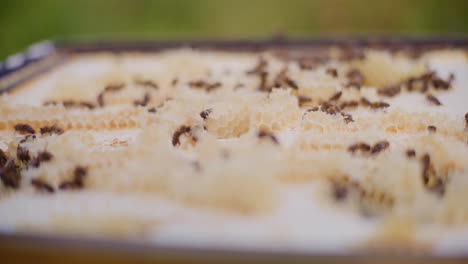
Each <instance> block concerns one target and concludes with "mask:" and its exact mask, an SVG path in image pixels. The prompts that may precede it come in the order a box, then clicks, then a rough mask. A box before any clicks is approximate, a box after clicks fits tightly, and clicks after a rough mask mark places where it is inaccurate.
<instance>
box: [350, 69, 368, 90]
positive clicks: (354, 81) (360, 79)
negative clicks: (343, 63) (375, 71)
mask: <svg viewBox="0 0 468 264" xmlns="http://www.w3.org/2000/svg"><path fill="white" fill-rule="evenodd" d="M346 77H347V78H348V80H349V82H348V84H347V85H346V86H347V87H353V86H354V87H356V88H357V89H360V88H361V86H362V84H363V83H364V76H363V75H362V73H361V72H360V71H359V70H357V69H353V70H350V71H349V72H348V73H347V74H346Z"/></svg>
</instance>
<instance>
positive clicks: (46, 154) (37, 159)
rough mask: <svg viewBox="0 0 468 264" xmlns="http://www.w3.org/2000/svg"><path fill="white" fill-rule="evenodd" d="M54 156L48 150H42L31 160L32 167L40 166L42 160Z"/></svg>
mask: <svg viewBox="0 0 468 264" xmlns="http://www.w3.org/2000/svg"><path fill="white" fill-rule="evenodd" d="M53 157H54V156H53V155H52V153H50V152H48V151H41V152H39V153H38V154H37V157H35V158H34V159H32V160H31V162H30V165H31V166H32V167H35V168H37V167H39V166H40V165H41V162H47V161H50V160H52V158H53Z"/></svg>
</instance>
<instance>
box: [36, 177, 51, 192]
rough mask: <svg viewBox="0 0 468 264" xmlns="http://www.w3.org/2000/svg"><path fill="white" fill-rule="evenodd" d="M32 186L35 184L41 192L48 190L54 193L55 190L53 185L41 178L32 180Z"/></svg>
mask: <svg viewBox="0 0 468 264" xmlns="http://www.w3.org/2000/svg"><path fill="white" fill-rule="evenodd" d="M31 184H32V186H34V187H35V188H36V189H37V190H38V191H41V192H48V193H54V192H55V190H54V188H53V187H52V186H50V185H49V184H48V183H45V182H44V181H42V180H40V179H33V180H32V181H31Z"/></svg>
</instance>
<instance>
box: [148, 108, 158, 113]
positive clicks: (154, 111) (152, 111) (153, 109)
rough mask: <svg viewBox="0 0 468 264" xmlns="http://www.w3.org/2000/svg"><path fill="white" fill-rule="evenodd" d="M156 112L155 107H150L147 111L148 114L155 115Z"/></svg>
mask: <svg viewBox="0 0 468 264" xmlns="http://www.w3.org/2000/svg"><path fill="white" fill-rule="evenodd" d="M156 111H157V110H156V107H151V108H150V109H148V112H149V113H156Z"/></svg>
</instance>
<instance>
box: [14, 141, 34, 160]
mask: <svg viewBox="0 0 468 264" xmlns="http://www.w3.org/2000/svg"><path fill="white" fill-rule="evenodd" d="M16 158H17V159H18V160H20V161H22V162H28V161H30V160H31V156H30V155H29V150H28V149H27V148H25V147H22V146H21V145H18V147H17V148H16Z"/></svg>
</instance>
